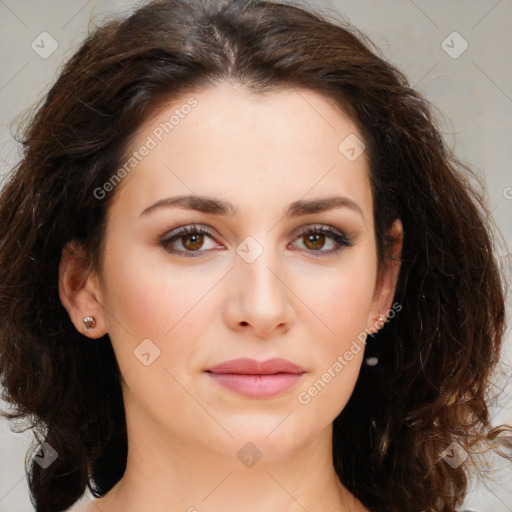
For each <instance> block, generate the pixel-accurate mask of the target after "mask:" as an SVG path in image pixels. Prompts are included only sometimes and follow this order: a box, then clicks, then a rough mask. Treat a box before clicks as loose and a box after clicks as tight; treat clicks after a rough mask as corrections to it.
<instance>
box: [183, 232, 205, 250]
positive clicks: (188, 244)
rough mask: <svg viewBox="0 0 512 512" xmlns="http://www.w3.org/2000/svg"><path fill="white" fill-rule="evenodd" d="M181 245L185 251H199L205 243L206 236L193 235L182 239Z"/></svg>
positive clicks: (200, 234)
mask: <svg viewBox="0 0 512 512" xmlns="http://www.w3.org/2000/svg"><path fill="white" fill-rule="evenodd" d="M181 243H182V244H183V247H185V249H189V250H191V251H197V250H198V249H200V248H201V247H202V245H203V243H204V235H203V234H202V233H191V234H188V235H184V236H182V237H181Z"/></svg>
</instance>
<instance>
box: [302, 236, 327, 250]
mask: <svg viewBox="0 0 512 512" xmlns="http://www.w3.org/2000/svg"><path fill="white" fill-rule="evenodd" d="M304 239H305V242H304V244H305V245H306V247H307V248H308V249H313V250H315V249H321V248H322V247H323V246H324V244H325V234H323V233H311V234H309V235H306V236H304Z"/></svg>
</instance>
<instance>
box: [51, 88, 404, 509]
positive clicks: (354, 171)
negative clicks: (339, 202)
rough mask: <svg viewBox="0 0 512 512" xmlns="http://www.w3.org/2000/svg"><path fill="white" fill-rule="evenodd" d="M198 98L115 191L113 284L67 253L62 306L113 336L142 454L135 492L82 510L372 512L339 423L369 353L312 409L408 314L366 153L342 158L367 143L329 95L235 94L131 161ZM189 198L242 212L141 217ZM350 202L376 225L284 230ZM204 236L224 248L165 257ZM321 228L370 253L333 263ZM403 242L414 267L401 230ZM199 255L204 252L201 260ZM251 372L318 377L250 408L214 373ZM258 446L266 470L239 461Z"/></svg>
mask: <svg viewBox="0 0 512 512" xmlns="http://www.w3.org/2000/svg"><path fill="white" fill-rule="evenodd" d="M192 96H193V97H194V98H195V99H196V100H197V102H198V104H197V106H196V107H195V108H194V109H192V110H191V112H190V113H189V114H188V115H187V116H185V117H184V118H183V119H180V122H179V124H177V125H176V126H175V127H174V129H173V130H172V131H171V132H170V133H169V134H167V135H166V136H165V137H164V138H163V139H162V141H161V142H159V143H158V145H157V146H156V147H155V148H153V149H151V151H150V152H149V154H148V155H147V156H145V157H144V158H143V159H142V161H141V162H140V163H138V165H137V166H136V167H135V168H134V170H132V171H131V173H130V174H129V175H128V176H127V177H126V178H124V180H123V181H122V183H121V184H120V185H118V187H117V189H116V190H115V191H113V192H110V193H114V194H115V196H114V200H113V203H112V205H111V207H110V209H109V211H108V224H107V232H106V238H105V246H104V252H103V257H102V261H101V266H100V267H99V269H98V270H93V269H92V267H91V266H87V265H86V263H85V262H84V261H83V260H82V259H80V258H78V257H76V256H74V255H73V254H72V252H71V251H68V250H64V251H63V256H62V261H61V271H60V280H59V287H60V295H61V300H62V303H63V305H64V306H65V307H66V309H67V311H68V313H69V315H70V317H71V319H72V321H73V323H74V324H75V326H76V328H77V329H78V330H79V331H80V332H82V331H83V324H82V320H83V318H84V317H86V316H89V315H92V316H94V317H95V319H96V326H95V328H93V329H91V330H89V331H87V332H86V333H84V334H85V335H86V336H88V337H90V338H99V337H101V336H103V335H104V334H105V333H108V334H109V336H110V339H111V341H112V345H113V347H114V350H115V354H116V357H117V359H118V362H119V366H120V370H121V374H122V386H123V396H124V401H125V408H126V416H127V426H128V442H129V454H128V462H127V469H126V473H125V475H124V477H123V478H122V480H121V481H120V482H119V483H118V484H117V485H116V486H115V487H114V488H113V489H112V490H111V491H110V492H109V493H108V494H107V495H106V496H105V497H104V498H101V499H99V500H95V501H94V502H93V503H92V504H89V505H88V506H87V507H86V508H85V509H83V508H82V509H78V508H75V509H73V510H87V512H96V511H98V510H99V511H103V512H113V511H118V510H123V512H132V511H133V512H135V511H137V512H140V511H141V510H151V511H154V512H159V511H162V512H163V511H166V512H168V511H189V512H194V511H196V510H197V511H201V512H208V511H218V510H223V511H225V512H231V511H235V510H236V511H241V510H242V511H244V512H256V511H258V512H261V510H281V511H289V512H295V511H297V512H298V511H303V510H307V511H308V512H317V511H318V512H320V511H325V510H332V511H334V510H336V511H347V512H348V511H351V512H361V511H365V510H366V509H365V508H364V507H363V506H362V504H361V503H360V502H359V501H358V500H356V499H355V498H354V497H353V496H352V495H351V494H350V493H349V492H348V491H347V490H346V489H345V488H344V487H343V486H342V485H341V483H340V482H339V479H338V478H337V476H336V474H335V472H334V468H333V464H332V455H331V454H332V444H331V436H332V422H333V420H334V419H335V418H336V416H338V414H339V413H340V411H341V410H342V409H343V407H344V406H345V404H346V403H347V401H348V399H349V397H350V395H351V393H352V391H353V389H354V386H355V383H356V380H357V377H358V374H359V371H360V367H361V364H362V363H363V352H364V351H363V350H360V351H359V352H358V353H357V354H354V356H353V359H352V360H351V361H349V362H347V364H346V365H345V366H344V368H343V370H342V371H340V372H339V373H337V374H336V376H335V377H334V378H332V379H331V381H330V382H329V383H328V384H327V385H326V386H325V387H324V388H323V389H322V390H321V392H319V393H318V394H317V396H315V397H313V398H311V400H310V402H309V403H307V404H303V403H300V402H299V400H298V395H299V393H300V392H303V391H304V390H308V388H309V387H310V386H311V385H312V384H313V383H314V382H315V381H317V380H318V379H319V378H321V377H322V374H324V372H325V371H326V370H327V369H328V368H329V367H332V365H333V363H334V362H335V361H336V360H337V357H338V356H339V355H343V354H344V353H345V352H346V351H347V350H348V349H349V348H350V346H351V344H352V342H353V341H354V340H356V339H357V336H358V335H360V334H361V333H362V332H364V330H365V328H370V327H372V326H375V323H376V321H377V318H378V316H379V314H384V315H386V312H388V311H389V309H390V308H391V306H392V300H393V294H394V289H395V285H396V280H397V277H398V272H399V263H398V262H396V261H393V262H392V261H391V260H388V263H387V264H386V265H385V267H384V268H383V269H382V271H381V272H378V265H377V249H376V241H375V236H374V221H373V209H372V195H371V189H370V182H369V178H368V162H367V159H366V154H365V153H364V152H363V154H361V156H359V157H358V158H356V159H355V160H354V161H349V160H348V159H347V158H346V157H345V156H344V155H343V154H342V153H341V152H340V151H339V150H338V145H339V144H340V142H342V141H343V140H344V139H345V138H346V137H347V136H348V135H350V134H355V135H357V137H358V138H359V139H361V140H363V137H362V135H361V134H360V133H359V132H358V130H357V129H356V127H355V125H354V123H353V122H352V121H351V120H350V119H349V118H348V117H347V116H346V115H345V114H344V113H343V112H341V111H340V110H338V109H337V108H336V107H335V105H334V104H333V103H332V102H331V101H330V100H328V99H326V98H324V97H323V96H321V95H318V94H317V93H314V92H312V91H308V90H298V89H283V90H278V91H274V92H271V93H268V94H266V95H264V96H262V95H254V94H251V93H249V92H247V91H246V90H245V89H243V88H242V87H241V86H239V85H234V84H229V83H221V84H218V85H216V86H214V87H209V88H207V89H204V90H202V91H196V92H194V93H189V94H184V95H183V96H182V97H180V98H177V99H176V98H175V99H174V101H173V102H172V104H169V105H166V106H164V107H162V108H160V109H159V110H158V111H157V112H156V113H155V114H154V115H152V116H151V117H150V118H149V119H147V120H146V122H145V123H144V125H143V126H141V127H140V129H139V130H138V131H137V133H136V137H135V138H134V139H133V140H132V143H131V150H132V151H135V150H137V149H138V148H140V147H141V146H142V145H143V144H144V143H145V141H146V140H147V137H148V135H151V133H152V131H153V130H154V129H155V127H157V126H158V125H159V123H161V122H164V121H167V120H169V117H170V116H171V115H172V114H173V111H174V109H176V108H179V107H180V105H183V104H185V103H186V102H187V100H188V99H189V98H190V97H192ZM187 194H197V195H201V196H208V197H214V198H218V199H222V200H224V201H229V202H230V203H233V205H234V206H235V207H236V208H237V209H238V211H237V213H236V214H235V215H233V216H225V217H224V216H221V215H212V214H207V213H202V212H197V211H192V210H187V209H183V208H177V207H161V208H154V209H152V210H151V211H149V212H146V213H145V214H142V215H141V212H142V211H144V210H145V209H146V208H148V207H149V206H151V205H153V204H154V203H155V202H156V201H159V200H161V199H163V198H167V197H171V196H178V195H187ZM334 195H341V196H344V197H347V198H349V199H350V200H351V201H353V202H354V203H356V204H357V205H358V207H359V208H360V210H361V211H360V212H359V211H357V210H356V209H353V208H349V207H346V206H345V207H338V208H335V209H331V210H328V211H323V212H318V213H310V214H307V215H303V216H300V217H295V218H286V217H284V216H283V215H284V212H285V210H286V208H287V207H288V206H289V205H290V204H291V203H293V202H294V201H298V200H300V199H303V200H312V199H318V198H324V197H332V196H334ZM192 223H195V224H198V225H200V226H206V227H209V228H210V231H211V232H212V233H213V235H214V237H213V238H210V237H209V236H207V235H205V236H204V237H203V238H202V239H201V238H200V240H202V241H199V242H198V241H197V238H196V239H194V240H192V242H194V243H191V239H190V237H189V238H188V239H187V237H185V238H180V237H177V238H175V239H174V241H173V244H172V247H173V248H174V249H176V250H179V251H182V252H181V253H179V254H172V253H170V252H169V251H168V250H167V249H166V248H165V247H163V246H162V245H161V244H160V243H159V242H160V240H162V239H163V238H165V236H166V234H168V233H169V232H170V231H171V230H173V229H175V228H178V227H181V226H186V225H190V224H192ZM319 225H329V226H332V227H333V228H335V229H336V230H338V231H342V232H344V233H345V234H346V236H348V237H349V238H350V240H351V243H352V244H353V245H351V246H341V247H340V250H339V251H337V252H334V253H331V254H329V255H326V254H325V253H324V252H323V251H327V250H330V249H333V248H337V247H339V245H338V244H337V242H336V241H335V240H334V239H333V238H332V237H331V236H330V235H326V236H325V237H323V236H322V234H321V233H320V238H319V239H316V240H314V239H313V240H312V239H311V236H309V237H308V236H305V235H301V234H300V231H301V229H302V228H307V227H311V226H313V227H318V226H319ZM392 229H393V234H394V235H395V245H394V247H393V253H394V256H395V257H398V256H399V253H400V249H401V240H402V228H401V224H400V221H399V220H397V221H395V224H394V225H393V228H392ZM247 237H252V238H253V239H254V240H255V241H256V242H257V244H259V246H260V247H261V248H262V249H263V251H262V253H261V254H260V255H259V257H257V258H256V259H255V260H254V261H252V262H250V263H249V262H247V261H246V260H245V259H244V258H242V257H241V256H240V255H239V254H238V253H237V248H239V247H242V248H243V247H245V248H247V247H252V248H249V251H253V252H251V254H255V252H254V250H255V249H254V247H258V245H255V246H244V244H243V242H244V241H246V240H245V239H246V238H247ZM313 238H314V237H313ZM180 240H181V241H180ZM183 242H184V243H185V244H186V245H185V246H184V245H183ZM187 243H188V245H187ZM201 243H202V244H203V245H201ZM251 243H253V242H252V241H251ZM187 247H189V248H190V247H193V248H194V247H195V248H197V247H199V248H200V249H199V251H203V252H202V253H200V255H199V256H196V257H186V256H184V255H183V254H184V252H186V251H187ZM70 248H71V249H72V248H73V247H72V246H71V247H70ZM75 249H76V247H75ZM189 252H193V251H190V249H189ZM195 254H197V250H196V252H195ZM145 339H150V340H151V342H152V343H153V344H154V345H155V346H157V347H158V349H159V350H160V355H159V357H157V358H156V359H155V360H154V361H153V362H152V363H151V364H150V365H149V366H145V365H144V364H142V363H141V361H140V360H139V359H138V358H137V357H135V355H134V350H136V349H137V347H138V346H139V345H140V343H141V342H142V340H145ZM90 342H91V343H93V342H94V340H91V341H90ZM360 345H361V346H362V344H361V343H360ZM151 350H153V349H151ZM238 357H251V358H254V359H257V360H260V361H262V360H266V359H268V358H271V357H283V358H286V359H288V360H290V361H292V362H294V363H296V364H298V365H299V366H301V367H303V368H304V369H305V373H304V374H303V375H302V377H301V378H300V380H299V381H298V382H297V384H296V385H295V386H294V387H293V388H292V389H291V390H289V391H286V392H285V393H283V394H281V395H278V396H276V397H273V398H265V399H254V398H248V397H243V396H240V395H238V394H236V393H234V392H232V391H229V390H227V389H225V388H223V387H221V386H219V385H218V384H217V383H216V382H214V381H213V380H212V379H211V377H210V376H209V375H208V374H207V373H205V370H206V369H207V368H209V367H211V366H213V365H215V364H218V363H220V362H223V361H226V360H230V359H234V358H238ZM246 443H252V445H251V447H250V448H249V451H250V452H251V453H253V454H255V453H257V452H259V453H261V455H262V457H261V459H260V460H259V461H258V462H257V463H256V464H255V465H253V466H252V467H247V466H246V465H244V464H243V463H242V462H241V461H240V459H239V458H238V457H237V453H238V452H239V450H240V449H241V448H242V447H243V446H244V445H246ZM246 449H247V448H246Z"/></svg>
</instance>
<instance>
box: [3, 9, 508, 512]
mask: <svg viewBox="0 0 512 512" xmlns="http://www.w3.org/2000/svg"><path fill="white" fill-rule="evenodd" d="M226 80H228V81H231V82H236V83H239V84H242V85H243V86H244V87H245V88H246V89H247V90H249V91H252V92H255V93H263V92H268V91H270V92H271V91H272V90H275V89H276V88H282V87H285V88H295V87H297V88H307V89H309V90H311V91H315V92H317V93H320V94H322V95H324V97H327V98H330V99H331V100H334V101H335V102H336V104H337V105H338V106H339V107H340V108H341V109H342V110H343V111H344V112H346V113H347V114H348V115H349V116H350V117H351V119H352V120H353V121H354V122H355V123H356V124H357V126H358V127H359V129H360V131H361V133H362V135H363V136H364V139H365V144H366V152H367V155H368V158H369V168H370V169H369V171H370V181H371V187H372V193H373V198H374V199H373V201H374V211H375V235H376V239H377V246H378V255H379V263H380V264H382V263H383V262H384V261H385V259H386V258H388V257H389V252H388V248H389V242H390V240H389V239H388V235H387V234H388V229H389V228H390V226H391V224H392V222H393V221H394V220H395V219H396V218H400V219H401V221H402V224H403V227H404V233H405V235H404V240H403V249H402V255H401V261H402V263H401V270H400V275H399V280H398V284H397V288H396V294H395V301H397V302H398V303H399V304H400V305H401V306H402V310H401V312H400V313H399V314H397V315H396V317H395V318H394V319H393V320H392V321H391V322H389V323H387V324H386V325H385V326H384V327H383V328H382V329H381V330H380V331H379V332H378V333H377V334H375V335H373V336H370V338H369V342H368V345H367V346H366V352H367V353H368V354H374V353H375V352H378V355H379V365H377V366H375V367H370V366H366V365H363V368H362V369H361V373H360V376H359V379H358V382H357V384H356V387H355V390H354V392H353V395H352V397H351V399H350V401H349V402H348V404H347V405H346V407H345V408H344V410H343V411H342V412H341V414H340V415H339V416H338V417H337V418H336V420H335V421H334V425H333V461H334V465H335V469H336V472H337V474H338V476H339V478H340V481H341V482H342V483H343V484H344V485H345V486H346V487H347V488H348V489H349V490H350V491H351V492H352V493H353V494H354V495H355V496H356V497H357V498H358V499H359V500H360V501H361V502H362V503H363V504H364V505H365V506H366V507H368V508H369V509H371V510H372V511H386V512H388V511H389V512H395V511H396V512H398V511H400V512H409V511H410V512H418V511H419V510H422V511H425V512H434V511H435V512H454V511H455V510H456V507H457V506H458V505H460V504H461V503H462V500H463V498H464V496H465V494H466V488H467V481H468V478H467V476H468V471H469V462H470V461H471V460H472V457H470V458H469V459H468V460H467V461H466V463H464V464H462V465H460V466H459V467H457V468H452V467H451V466H450V465H449V464H447V463H446V461H444V460H443V457H442V455H443V450H445V449H446V448H447V447H448V446H449V445H450V444H451V443H453V442H456V443H458V444H459V445H460V446H461V447H463V448H464V449H465V450H466V451H467V452H468V453H473V452H474V451H475V450H476V447H478V446H481V444H482V442H487V441H492V440H494V439H495V438H496V437H497V435H498V434H499V433H501V432H503V431H505V430H506V429H507V428H509V427H506V426H502V427H500V428H492V426H491V422H490V415H489V410H488V392H489V388H490V377H491V375H492V371H493V369H494V368H495V366H496V365H497V363H498V361H499V358H500V351H501V344H502V339H503V333H504V319H505V316H504V293H505V289H504V283H503V281H502V278H501V277H500V273H499V266H498V263H497V259H496V256H495V249H494V243H493V239H492V229H491V224H490V220H489V218H488V212H487V210H486V207H485V205H484V202H483V199H482V195H481V193H479V192H477V191H476V190H475V188H474V187H473V186H472V185H471V184H470V179H471V177H472V176H473V174H472V171H470V169H468V168H466V167H465V166H464V165H462V164H461V163H460V162H458V161H457V160H456V159H455V158H454V157H453V155H452V153H451V152H450V150H449V149H448V148H447V146H446V145H445V143H444V142H443V139H442V137H441V135H440V132H439V129H438V128H437V123H436V121H435V119H434V117H433V114H432V112H433V110H432V107H431V106H430V104H429V103H428V102H427V100H426V99H425V98H423V97H422V96H421V95H420V94H419V93H418V92H417V91H415V90H413V89H412V88H411V87H410V86H409V84H408V82H407V79H406V77H405V76H404V75H403V74H402V73H401V72H400V71H398V70H397V69H396V68H395V67H393V66H392V65H390V64H389V63H388V62H386V61H385V60H384V59H383V58H382V57H381V56H380V54H379V52H378V50H377V49H376V48H374V47H373V46H372V44H371V42H370V41H369V40H368V39H367V38H365V36H363V35H362V34H360V33H359V32H358V31H357V30H356V29H355V28H353V27H351V26H349V25H348V24H346V23H344V22H338V23H334V22H332V21H329V20H328V19H327V17H325V16H323V15H321V14H319V13H315V12H314V11H312V10H311V9H304V8H300V7H298V6H292V5H287V4H281V3H275V2H269V1H257V0H220V1H217V2H213V1H210V2H208V1H201V0H163V1H156V2H152V3H150V4H148V5H146V6H144V7H142V8H139V9H138V10H136V11H135V12H134V13H132V14H131V15H129V16H126V17H124V18H117V19H114V20H110V21H108V22H104V23H103V24H101V25H100V26H98V27H96V28H95V29H94V30H93V31H92V33H91V34H90V35H89V36H88V37H87V39H86V40H85V41H84V42H83V44H82V45H81V47H80V48H79V49H78V51H76V53H75V54H74V55H73V56H72V57H71V58H70V59H69V61H68V62H67V63H66V64H65V67H64V68H63V70H62V72H61V74H60V76H59V77H58V79H57V81H56V82H55V84H54V85H53V87H52V88H51V90H50V91H49V92H48V94H47V95H46V97H45V99H44V103H43V104H42V105H41V106H40V107H39V108H38V109H37V111H35V113H34V114H33V116H32V117H31V119H30V120H29V123H28V125H27V126H26V128H25V130H24V132H23V134H22V136H21V137H20V142H21V143H22V148H23V157H22V159H21V161H20V162H19V164H18V165H17V166H16V168H15V169H14V170H13V172H12V174H10V176H9V178H8V180H7V182H6V184H5V187H4V188H3V191H2V194H1V196H0V224H1V226H2V231H1V235H0V371H1V373H0V375H1V382H2V384H3V386H4V389H5V391H4V395H5V396H4V399H5V400H7V402H8V403H9V404H11V405H12V406H14V412H12V411H11V412H10V413H7V412H4V415H5V416H7V417H9V418H11V419H12V420H16V419H17V420H20V419H21V420H25V421H28V423H29V424H30V425H32V426H33V427H34V429H35V431H36V433H37V436H38V437H37V439H38V442H40V441H42V440H44V441H46V442H47V443H49V444H50V445H51V446H52V447H53V448H54V449H55V450H56V451H57V453H58V455H59V456H58V458H57V459H56V460H55V462H54V463H53V464H51V465H50V466H49V467H48V468H47V469H42V468H41V467H40V466H39V465H38V464H36V463H34V462H30V463H29V462H27V473H28V477H29V486H30V490H31V494H32V500H33V503H34V504H35V506H36V509H37V511H38V512H57V511H60V510H63V509H65V508H68V507H69V506H71V505H72V504H73V503H74V502H76V501H77V500H78V499H79V498H80V497H81V496H82V495H83V493H84V492H85V490H86V487H89V488H90V489H91V491H92V492H93V494H95V495H96V496H102V495H104V494H105V493H106V492H108V491H109V490H110V489H111V488H112V487H113V486H114V484H115V483H116V482H117V481H118V480H119V479H120V478H121V477H122V475H123V472H124V470H125V467H126V457H127V435H126V423H125V416H124V406H123V400H122V392H121V387H120V375H119V368H118V366H117V363H116V359H115V356H114V353H113V350H112V346H111V343H110V340H109V338H108V335H106V336H104V337H103V338H102V339H101V340H97V341H98V342H97V343H90V342H88V340H87V339H86V338H85V337H84V336H83V335H82V334H80V333H79V332H77V330H76V329H75V327H74V326H73V324H72V323H71V320H70V318H69V316H68V314H67V312H66V310H65V309H64V308H63V306H62V304H61V302H60V299H59V294H58V266H59V261H60V257H61V252H62V249H63V247H64V245H65V244H66V243H67V242H69V241H71V240H76V241H77V242H78V243H79V244H80V245H81V246H82V247H83V248H84V249H85V251H86V254H88V256H89V258H90V260H91V261H92V262H93V263H94V264H97V263H98V262H99V257H100V254H101V247H102V240H103V234H104V231H105V218H106V216H105V214H106V211H107V209H108V207H109V204H110V201H111V200H112V197H113V195H114V193H115V192H112V193H110V194H107V196H106V197H105V198H104V199H101V200H100V199H97V198H96V197H95V195H94V190H95V189H96V188H97V187H101V186H102V185H103V184H104V183H105V182H106V181H107V180H108V179H109V178H110V177H111V176H112V175H113V174H114V172H115V170H116V169H118V168H119V167H120V166H121V165H122V162H123V161H125V158H126V153H127V151H128V146H129V143H130V140H131V138H132V137H133V135H134V133H135V131H136V130H137V128H138V127H139V126H140V125H141V123H142V122H143V121H144V120H145V119H147V118H148V116H149V115H150V114H151V113H153V112H155V111H156V110H157V109H158V107H159V106H161V105H162V104H163V103H164V102H166V103H167V102H168V101H169V100H172V98H174V97H176V96H177V95H179V94H181V93H183V92H186V91H190V90H193V89H197V88H202V87H208V86H209V85H212V84H217V83H220V82H222V81H226Z"/></svg>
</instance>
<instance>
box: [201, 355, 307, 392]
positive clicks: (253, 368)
mask: <svg viewBox="0 0 512 512" xmlns="http://www.w3.org/2000/svg"><path fill="white" fill-rule="evenodd" d="M305 372H306V371H305V370H304V369H303V368H301V367H300V366H298V365H296V364H294V363H292V362H291V361H288V360H286V359H282V358H274V359H268V360H266V361H262V362H260V361H256V360H254V359H247V358H242V359H233V360H231V361H225V362H223V363H220V364H218V365H216V366H213V367H212V368H210V369H208V370H206V373H207V374H208V375H209V376H210V377H211V378H212V379H213V380H214V381H215V382H217V383H218V384H219V385H220V386H222V387H224V388H226V389H229V390H230V391H232V392H235V393H237V394H239V395H242V396H246V397H249V398H271V397H274V396H277V395H280V394H282V393H284V392H286V391H288V390H290V389H291V388H292V387H293V386H294V385H295V384H296V383H297V382H298V381H299V380H300V378H301V377H302V375H303V374H304V373H305Z"/></svg>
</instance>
